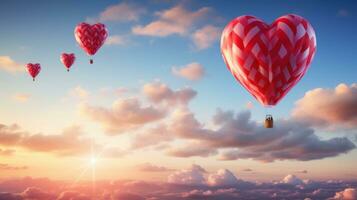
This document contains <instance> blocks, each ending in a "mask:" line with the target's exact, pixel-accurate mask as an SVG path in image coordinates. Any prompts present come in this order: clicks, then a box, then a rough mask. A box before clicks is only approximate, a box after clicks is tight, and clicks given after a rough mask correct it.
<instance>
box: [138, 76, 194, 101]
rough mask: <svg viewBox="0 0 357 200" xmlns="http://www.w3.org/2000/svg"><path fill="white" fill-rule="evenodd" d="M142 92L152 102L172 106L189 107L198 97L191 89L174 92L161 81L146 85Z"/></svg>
mask: <svg viewBox="0 0 357 200" xmlns="http://www.w3.org/2000/svg"><path fill="white" fill-rule="evenodd" d="M142 91H143V94H144V95H145V96H146V97H147V98H148V99H149V100H150V101H151V102H153V103H164V104H166V105H170V106H173V105H187V104H188V103H189V102H190V101H191V100H192V99H193V98H194V97H195V96H196V95H197V92H196V91H195V90H193V89H191V88H183V89H179V90H176V91H174V90H172V89H171V88H169V87H168V86H167V85H165V84H163V83H161V82H159V81H155V82H152V83H147V84H145V85H144V86H143V89H142Z"/></svg>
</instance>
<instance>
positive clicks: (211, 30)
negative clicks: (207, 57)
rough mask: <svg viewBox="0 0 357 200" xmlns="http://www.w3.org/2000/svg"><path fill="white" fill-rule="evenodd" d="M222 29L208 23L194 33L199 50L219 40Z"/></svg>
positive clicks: (194, 40) (193, 37)
mask: <svg viewBox="0 0 357 200" xmlns="http://www.w3.org/2000/svg"><path fill="white" fill-rule="evenodd" d="M221 32H222V30H221V29H220V28H218V27H215V26H212V25H206V26H204V27H202V28H201V29H198V30H196V31H195V32H194V33H193V34H192V36H191V37H192V40H193V42H194V44H195V46H196V48H197V49H198V50H202V49H207V48H208V47H210V46H212V45H213V44H214V43H216V42H218V41H219V38H220V36H221Z"/></svg>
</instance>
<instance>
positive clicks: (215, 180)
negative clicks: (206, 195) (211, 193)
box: [207, 169, 238, 186]
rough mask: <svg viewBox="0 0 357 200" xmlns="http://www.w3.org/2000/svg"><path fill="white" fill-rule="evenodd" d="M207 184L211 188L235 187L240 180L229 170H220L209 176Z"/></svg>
mask: <svg viewBox="0 0 357 200" xmlns="http://www.w3.org/2000/svg"><path fill="white" fill-rule="evenodd" d="M207 183H208V185H211V186H234V185H236V184H237V183H238V180H237V178H236V177H235V176H234V175H233V173H232V172H230V171H229V170H227V169H220V170H218V171H217V172H216V173H213V174H210V175H209V176H208V179H207Z"/></svg>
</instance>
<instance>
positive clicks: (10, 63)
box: [0, 56, 25, 73]
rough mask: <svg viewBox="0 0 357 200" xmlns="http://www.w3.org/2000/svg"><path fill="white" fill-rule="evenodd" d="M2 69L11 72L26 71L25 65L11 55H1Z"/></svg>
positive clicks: (0, 65) (0, 67) (0, 66)
mask: <svg viewBox="0 0 357 200" xmlns="http://www.w3.org/2000/svg"><path fill="white" fill-rule="evenodd" d="M0 69H1V70H4V71H7V72H11V73H15V72H25V65H24V64H21V63H18V62H16V61H14V60H13V59H12V58H11V57H10V56H0Z"/></svg>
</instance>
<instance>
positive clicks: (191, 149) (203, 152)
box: [166, 142, 218, 158]
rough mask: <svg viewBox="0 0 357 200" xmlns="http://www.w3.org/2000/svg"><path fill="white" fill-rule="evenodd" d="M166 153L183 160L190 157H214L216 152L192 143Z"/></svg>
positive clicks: (205, 146) (202, 145) (203, 145)
mask: <svg viewBox="0 0 357 200" xmlns="http://www.w3.org/2000/svg"><path fill="white" fill-rule="evenodd" d="M166 153H167V155H170V156H174V157H182V158H185V157H192V156H201V157H208V156H212V155H216V154H217V153H218V151H217V150H216V149H213V148H211V147H209V146H207V145H205V144H201V143H197V142H192V143H187V144H186V145H184V146H182V147H176V148H170V149H169V150H168V151H167V152H166Z"/></svg>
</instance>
